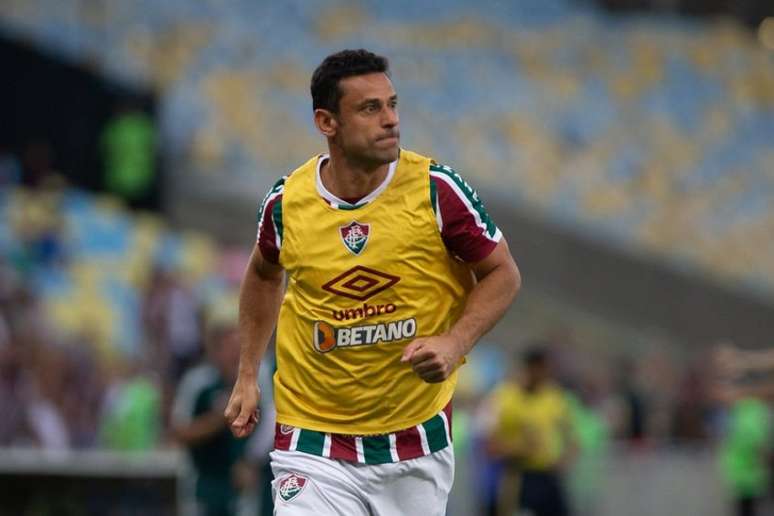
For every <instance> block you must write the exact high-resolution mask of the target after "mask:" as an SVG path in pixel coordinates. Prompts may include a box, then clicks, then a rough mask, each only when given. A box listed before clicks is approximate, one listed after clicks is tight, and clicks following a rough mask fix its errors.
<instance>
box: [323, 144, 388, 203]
mask: <svg viewBox="0 0 774 516" xmlns="http://www.w3.org/2000/svg"><path fill="white" fill-rule="evenodd" d="M328 159H330V155H329V154H322V155H320V157H319V159H318V160H317V171H316V173H315V176H316V181H317V193H319V194H320V196H321V197H322V198H323V199H325V200H326V201H328V202H329V203H330V205H331V206H332V207H333V208H337V209H338V208H339V207H340V206H346V207H352V208H360V207H361V206H365V205H366V204H368V203H369V202H371V201H373V200H374V199H376V198H377V197H379V194H381V193H382V192H383V191H385V190H386V189H387V186H388V185H389V184H390V181H392V177H393V176H394V175H395V169H396V168H397V166H398V160H395V161H393V162H392V163H390V168H389V169H388V170H387V177H385V178H384V181H382V183H381V184H380V185H379V186H378V187H377V188H376V189H374V190H373V191H372V192H371V193H369V194H368V195H366V196H365V197H363V198H362V199H360V200H359V201H358V202H357V203H356V204H351V203H348V202H347V201H344V200H342V199H340V198H339V197H336V196H335V195H333V194H332V193H331V192H330V191H329V190H328V189H327V188H325V185H324V184H323V182H322V178H321V177H320V169H321V168H322V164H323V163H325V161H326V160H328Z"/></svg>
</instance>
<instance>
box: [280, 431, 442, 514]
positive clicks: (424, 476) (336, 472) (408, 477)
mask: <svg viewBox="0 0 774 516" xmlns="http://www.w3.org/2000/svg"><path fill="white" fill-rule="evenodd" d="M270 457H271V469H272V472H273V473H274V481H273V482H272V483H271V486H272V494H273V496H274V514H275V515H277V516H296V515H299V516H301V515H303V516H308V515H314V516H338V515H346V516H403V515H406V516H411V515H414V514H416V515H418V516H443V515H444V514H446V500H447V499H448V497H449V491H450V490H451V487H452V482H453V480H454V451H453V449H452V447H451V446H447V447H446V448H444V449H443V450H439V451H437V452H435V453H432V454H430V455H426V456H424V457H419V458H416V459H410V460H405V461H400V462H394V463H388V464H358V463H354V462H346V461H341V460H334V459H329V458H325V457H318V456H317V455H311V454H308V453H303V452H296V451H281V450H274V451H273V452H271V454H270Z"/></svg>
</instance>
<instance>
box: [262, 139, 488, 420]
mask: <svg viewBox="0 0 774 516" xmlns="http://www.w3.org/2000/svg"><path fill="white" fill-rule="evenodd" d="M319 159H320V158H319V157H315V158H313V159H311V160H309V161H308V162H307V163H306V164H304V165H303V166H301V167H300V168H299V169H297V170H296V171H294V172H293V173H292V174H291V175H290V176H289V177H288V178H287V180H286V181H285V185H284V191H283V193H282V205H281V210H282V212H281V224H280V226H279V230H280V232H281V238H282V246H281V250H280V256H279V260H280V264H281V265H282V266H283V267H284V268H285V270H286V271H287V273H288V287H287V292H286V294H285V298H284V300H283V302H282V307H281V309H280V315H279V322H278V327H277V372H276V374H275V376H274V392H275V400H276V407H277V420H278V422H279V423H283V424H287V425H293V426H297V427H301V428H306V429H309V430H317V431H321V432H332V433H346V434H378V433H389V432H394V431H397V430H401V429H404V428H407V427H410V426H413V425H417V424H419V423H421V422H423V421H426V420H428V419H429V418H431V417H433V416H434V415H435V414H437V413H438V412H439V411H441V409H442V408H443V407H444V406H445V405H446V404H447V403H448V402H449V400H450V399H451V396H452V393H453V390H454V386H455V384H456V381H457V373H456V371H455V372H454V373H453V374H452V376H451V377H450V378H449V379H447V380H446V381H445V382H443V383H436V384H430V383H426V382H424V381H422V380H421V379H420V378H419V377H418V376H417V375H416V374H415V373H414V371H413V370H412V369H411V366H410V365H409V364H403V363H401V362H400V357H401V354H402V352H403V349H404V348H405V347H406V345H408V343H409V342H411V341H412V340H413V339H414V338H416V337H424V336H431V335H438V334H442V333H444V332H446V331H448V330H449V328H450V327H451V326H452V324H453V323H454V322H455V321H456V320H457V319H458V318H459V316H460V315H461V313H462V310H463V308H464V305H465V301H466V298H467V294H468V292H469V291H470V289H471V288H472V286H473V276H472V274H471V272H470V270H469V268H468V267H467V266H466V265H464V264H463V263H461V262H459V261H458V260H456V259H455V258H453V257H452V256H451V255H450V254H449V252H448V251H447V250H446V247H445V246H444V243H443V240H442V239H441V234H440V231H439V229H438V225H437V222H436V219H435V214H434V212H433V208H432V206H431V202H430V180H429V166H430V163H431V160H430V159H429V158H425V157H423V156H420V155H418V154H415V153H413V152H409V151H405V150H401V153H400V159H399V161H398V163H397V166H396V167H395V169H394V173H393V174H392V177H391V179H389V183H388V184H387V185H386V188H384V190H383V191H381V193H379V194H378V196H377V197H376V198H375V199H373V200H372V201H371V202H369V203H368V204H365V205H363V206H361V207H357V208H354V209H353V208H352V207H350V206H347V207H346V208H349V209H344V208H342V207H338V208H337V207H334V206H332V205H331V203H329V202H328V201H326V200H325V199H324V198H322V197H321V195H320V193H319V192H318V188H317V174H318V172H317V170H318V160H319ZM388 177H389V176H388Z"/></svg>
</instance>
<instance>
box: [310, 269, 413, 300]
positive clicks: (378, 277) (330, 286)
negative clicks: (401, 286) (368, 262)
mask: <svg viewBox="0 0 774 516" xmlns="http://www.w3.org/2000/svg"><path fill="white" fill-rule="evenodd" d="M399 281H400V278H399V277H398V276H393V275H392V274H387V273H386V272H379V271H376V270H374V269H369V268H368V267H363V266H362V265H357V266H355V267H352V268H351V269H349V270H348V271H346V272H344V273H343V274H340V275H338V276H336V277H335V278H333V279H332V280H330V281H329V282H328V283H326V284H325V285H323V286H322V288H323V290H326V291H328V292H330V293H332V294H336V295H338V296H343V297H348V298H349V299H355V300H357V301H365V300H366V299H369V298H371V297H373V296H375V295H376V294H378V293H379V292H383V291H385V290H387V289H388V288H390V287H391V286H393V285H395V284H396V283H397V282H399Z"/></svg>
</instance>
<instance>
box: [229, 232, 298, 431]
mask: <svg viewBox="0 0 774 516" xmlns="http://www.w3.org/2000/svg"><path fill="white" fill-rule="evenodd" d="M283 283H284V270H283V269H282V267H280V266H279V265H276V264H274V263H271V262H270V261H268V260H266V259H264V257H263V254H262V253H261V249H260V248H259V245H258V244H256V246H255V248H253V253H252V255H251V256H250V263H249V264H248V266H247V269H246V270H245V275H244V278H243V280H242V288H241V291H240V294H239V335H240V339H241V351H240V356H239V375H238V377H237V381H236V384H235V385H234V390H233V392H232V393H231V398H230V399H229V401H228V405H227V406H226V411H225V417H226V420H227V421H228V423H229V427H230V428H231V432H232V433H233V434H234V436H236V437H246V436H247V435H249V434H250V433H251V432H252V431H253V429H254V428H255V424H256V423H257V421H258V416H257V408H258V401H259V399H260V392H259V389H258V383H257V376H258V365H259V364H260V361H261V359H262V358H263V355H264V353H265V352H266V347H267V345H268V343H269V339H270V338H271V334H272V332H273V331H274V326H275V324H276V322H277V315H278V313H279V307H280V303H281V302H282V291H283Z"/></svg>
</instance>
